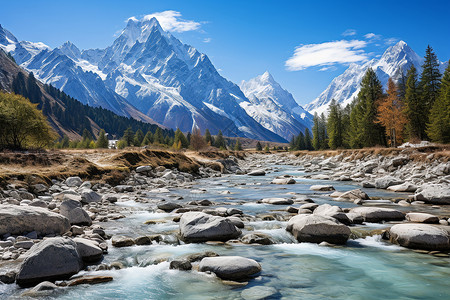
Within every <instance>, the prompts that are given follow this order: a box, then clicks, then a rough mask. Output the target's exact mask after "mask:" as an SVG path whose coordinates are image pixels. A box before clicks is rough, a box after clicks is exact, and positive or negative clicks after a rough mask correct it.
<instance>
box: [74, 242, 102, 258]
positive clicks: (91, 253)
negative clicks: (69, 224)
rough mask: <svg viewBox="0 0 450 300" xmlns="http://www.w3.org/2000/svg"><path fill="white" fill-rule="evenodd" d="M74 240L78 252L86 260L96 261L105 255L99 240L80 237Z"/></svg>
mask: <svg viewBox="0 0 450 300" xmlns="http://www.w3.org/2000/svg"><path fill="white" fill-rule="evenodd" d="M73 241H74V242H75V243H76V244H77V251H78V254H79V255H80V257H81V258H82V259H83V261H84V262H95V261H98V260H99V259H100V258H102V257H103V250H102V249H100V247H99V246H98V243H97V242H94V241H91V240H88V239H84V238H78V237H77V238H74V239H73Z"/></svg>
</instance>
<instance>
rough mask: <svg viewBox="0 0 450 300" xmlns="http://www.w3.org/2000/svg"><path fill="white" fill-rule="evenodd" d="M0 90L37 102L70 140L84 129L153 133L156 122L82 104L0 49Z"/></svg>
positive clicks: (79, 134) (60, 131)
mask: <svg viewBox="0 0 450 300" xmlns="http://www.w3.org/2000/svg"><path fill="white" fill-rule="evenodd" d="M0 90H4V91H7V92H14V93H16V94H20V95H22V96H24V97H26V98H28V99H29V100H30V101H31V102H32V103H35V104H37V106H38V108H39V109H41V110H42V112H43V113H44V115H45V116H46V117H47V119H48V120H49V122H50V124H51V125H52V127H53V128H54V129H55V130H56V132H58V134H59V135H60V136H63V135H67V136H69V138H71V139H77V138H79V137H81V134H82V132H83V130H84V129H87V130H88V131H90V132H91V133H92V134H93V135H97V133H98V131H99V130H100V129H104V130H105V131H106V132H107V133H109V134H110V135H112V136H115V137H120V136H122V134H123V132H124V131H125V130H126V129H127V128H128V127H131V128H132V130H133V131H137V130H138V129H141V130H142V131H143V132H147V131H151V132H155V130H156V129H157V128H158V126H157V125H154V124H149V123H144V122H141V121H138V120H135V119H132V118H127V117H123V116H118V115H116V114H115V113H113V112H111V111H109V110H106V109H103V108H99V107H90V106H88V105H84V104H82V103H81V102H79V101H78V100H76V99H74V98H72V97H70V96H68V95H67V94H65V93H64V92H61V91H60V90H58V89H56V88H54V87H53V86H51V85H47V84H43V83H41V82H40V81H38V80H37V79H36V78H35V77H34V76H33V74H32V73H30V74H28V72H27V71H25V70H23V69H22V68H20V67H19V66H18V65H17V64H16V63H15V61H14V59H13V58H12V57H11V56H10V55H8V54H6V53H5V52H4V51H2V50H1V49H0ZM173 134H174V133H173V130H167V129H164V135H169V136H173Z"/></svg>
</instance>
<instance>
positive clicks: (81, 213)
mask: <svg viewBox="0 0 450 300" xmlns="http://www.w3.org/2000/svg"><path fill="white" fill-rule="evenodd" d="M59 213H60V214H61V215H63V216H64V217H66V218H67V219H69V222H70V224H71V225H87V226H89V225H91V224H92V220H91V217H89V215H88V213H87V212H86V211H85V210H84V209H83V208H82V207H81V203H80V201H77V200H65V201H63V202H62V203H61V205H60V207H59Z"/></svg>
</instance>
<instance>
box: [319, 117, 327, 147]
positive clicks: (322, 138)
mask: <svg viewBox="0 0 450 300" xmlns="http://www.w3.org/2000/svg"><path fill="white" fill-rule="evenodd" d="M319 144H320V149H326V148H328V134H327V119H326V118H325V115H324V114H323V113H322V114H321V115H320V119H319Z"/></svg>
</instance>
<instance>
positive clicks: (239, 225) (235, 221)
mask: <svg viewBox="0 0 450 300" xmlns="http://www.w3.org/2000/svg"><path fill="white" fill-rule="evenodd" d="M227 219H228V220H230V221H231V223H232V224H233V225H234V226H236V227H237V228H244V227H245V225H244V222H242V220H241V219H239V218H238V217H227Z"/></svg>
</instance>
